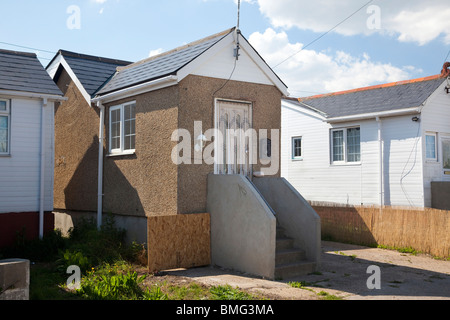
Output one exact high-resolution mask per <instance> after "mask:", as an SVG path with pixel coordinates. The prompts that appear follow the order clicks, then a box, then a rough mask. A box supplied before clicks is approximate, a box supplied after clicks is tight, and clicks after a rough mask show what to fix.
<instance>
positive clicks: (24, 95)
mask: <svg viewBox="0 0 450 320" xmlns="http://www.w3.org/2000/svg"><path fill="white" fill-rule="evenodd" d="M0 95H2V96H6V97H20V98H31V99H42V100H47V101H67V100H68V98H66V97H63V96H58V95H54V94H43V93H33V92H22V91H10V90H0Z"/></svg>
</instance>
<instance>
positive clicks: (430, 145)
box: [426, 136, 436, 159]
mask: <svg viewBox="0 0 450 320" xmlns="http://www.w3.org/2000/svg"><path fill="white" fill-rule="evenodd" d="M426 148H427V159H436V136H426Z"/></svg>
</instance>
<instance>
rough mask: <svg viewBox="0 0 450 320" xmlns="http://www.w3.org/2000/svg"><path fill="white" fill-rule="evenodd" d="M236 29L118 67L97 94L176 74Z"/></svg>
mask: <svg viewBox="0 0 450 320" xmlns="http://www.w3.org/2000/svg"><path fill="white" fill-rule="evenodd" d="M234 30H235V28H232V29H229V30H226V31H224V32H221V33H218V34H215V35H213V36H210V37H207V38H204V39H202V40H199V41H196V42H193V43H191V44H188V45H185V46H182V47H179V48H177V49H174V50H172V51H169V52H166V53H163V54H161V55H158V56H155V57H151V58H148V59H145V60H142V61H139V62H136V63H134V64H132V65H130V66H127V67H124V68H118V71H117V72H116V74H115V75H114V76H113V77H112V79H111V80H110V81H108V83H107V84H106V85H105V86H104V87H103V88H102V89H101V90H99V91H98V92H97V94H98V95H104V94H107V93H110V92H113V91H116V90H120V89H125V88H128V87H131V86H135V85H138V84H142V83H145V82H148V81H152V80H156V79H159V78H163V77H166V76H169V75H175V74H176V73H177V72H178V71H179V70H180V69H181V68H183V67H184V66H186V65H187V64H189V63H190V62H192V61H193V60H194V59H195V58H197V57H198V56H200V55H201V54H202V53H204V52H205V51H207V50H208V49H209V48H211V47H212V46H213V45H214V44H216V43H217V42H219V41H220V40H222V39H223V38H224V37H226V36H227V35H228V34H230V33H231V32H233V31H234Z"/></svg>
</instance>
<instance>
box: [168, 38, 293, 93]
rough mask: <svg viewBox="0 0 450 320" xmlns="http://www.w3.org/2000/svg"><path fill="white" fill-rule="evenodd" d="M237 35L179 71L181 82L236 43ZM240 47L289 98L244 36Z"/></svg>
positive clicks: (221, 41) (285, 89)
mask: <svg viewBox="0 0 450 320" xmlns="http://www.w3.org/2000/svg"><path fill="white" fill-rule="evenodd" d="M235 35H236V33H235V32H231V33H229V34H228V35H227V36H225V37H224V38H223V39H222V40H220V41H219V42H217V43H216V44H214V45H213V46H212V47H211V48H209V49H208V50H207V51H205V52H204V53H203V54H201V55H200V56H199V57H197V58H196V59H194V60H193V61H191V62H190V63H189V64H187V65H186V66H184V67H183V68H182V69H181V70H179V71H178V73H177V75H178V79H179V81H181V80H183V79H184V78H185V77H187V76H188V75H189V74H191V73H193V72H194V70H196V69H198V68H199V67H200V66H201V65H202V64H203V63H205V62H207V61H208V60H209V59H210V58H212V57H214V55H216V54H218V53H219V52H220V51H222V50H223V49H225V48H226V47H227V46H229V45H230V44H232V43H236V38H235ZM239 45H240V48H241V50H244V51H245V52H246V53H247V54H248V56H249V57H250V59H251V60H252V61H253V62H254V63H255V64H256V65H257V66H258V67H259V69H261V71H262V72H263V73H264V74H265V76H266V77H267V78H268V79H269V80H270V81H271V82H272V83H273V84H274V85H275V86H276V87H277V88H278V89H279V90H280V91H281V92H282V93H283V95H285V96H288V95H289V92H288V91H287V88H286V86H285V85H284V84H283V83H282V82H281V81H280V79H278V77H277V76H276V75H275V74H274V72H273V71H272V70H271V69H270V68H269V67H268V66H267V64H266V63H265V62H264V61H263V60H262V59H261V57H260V56H259V55H258V54H257V53H256V52H255V50H254V49H253V48H252V47H251V46H250V44H249V43H248V42H247V41H246V40H245V38H244V37H242V36H240V37H239Z"/></svg>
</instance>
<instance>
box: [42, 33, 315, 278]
mask: <svg viewBox="0 0 450 320" xmlns="http://www.w3.org/2000/svg"><path fill="white" fill-rule="evenodd" d="M60 55H61V56H62V55H64V54H63V53H62V54H61V53H60ZM57 60H58V58H56V59H55V60H54V61H53V62H52V63H51V64H50V65H49V67H48V68H47V69H48V70H58V69H59V68H63V69H64V70H65V71H64V72H63V73H64V74H66V75H67V78H66V80H64V81H62V80H61V79H62V78H61V77H59V78H58V76H57V74H58V72H51V74H52V76H53V78H54V79H55V81H57V82H58V83H59V85H60V87H61V86H63V85H64V86H66V85H67V84H68V88H69V89H68V90H67V91H65V92H66V97H68V99H69V100H68V101H67V102H66V103H65V106H66V108H65V109H66V111H63V110H64V109H63V108H62V107H61V108H59V109H58V110H57V113H56V119H58V118H59V117H61V121H60V123H58V124H57V128H58V129H57V130H61V131H60V132H67V133H66V134H67V135H69V136H67V137H66V138H62V139H61V141H57V144H61V148H66V149H65V150H66V151H65V152H64V154H63V153H61V156H60V158H58V156H59V153H58V151H57V157H56V172H58V170H65V173H64V175H65V177H64V178H63V179H61V183H62V184H61V190H60V191H55V192H59V195H58V198H59V197H60V198H61V199H60V202H58V207H61V208H63V209H64V214H66V215H70V216H76V215H77V214H78V213H80V212H83V211H84V212H86V211H90V212H95V213H96V215H97V221H98V223H99V225H100V224H101V223H102V216H103V214H104V213H111V214H113V215H114V216H115V217H116V222H117V221H119V223H120V225H122V226H124V227H125V228H126V229H127V231H128V236H129V238H130V239H129V240H134V241H137V242H140V243H146V244H148V251H149V269H151V270H152V271H154V270H162V269H165V268H170V267H172V268H173V267H192V266H196V265H205V264H210V263H214V264H217V265H221V266H223V267H230V268H235V269H237V270H241V271H245V272H249V273H252V274H257V275H261V276H264V277H269V278H274V277H276V276H280V275H281V274H287V273H291V274H294V273H295V272H297V273H298V272H311V271H313V270H315V269H316V268H317V267H318V265H319V264H318V260H317V259H318V256H319V255H320V221H319V219H318V216H317V215H316V214H315V212H314V211H313V210H312V208H311V207H310V206H309V205H308V203H306V201H304V199H303V198H302V197H301V196H300V195H299V194H298V192H297V191H296V190H295V189H293V188H292V187H291V186H290V185H289V184H288V183H287V181H285V180H284V179H282V178H281V177H280V156H279V145H280V128H281V98H282V96H284V95H287V87H286V85H285V84H284V83H283V82H282V81H281V80H280V78H279V77H278V76H277V75H276V74H275V73H274V72H273V71H272V70H271V69H270V67H269V66H268V65H267V64H266V62H265V61H264V60H263V59H262V58H261V56H260V55H259V54H258V53H257V52H256V51H255V49H254V48H253V47H252V46H251V45H250V43H249V42H248V41H247V40H246V39H245V37H244V36H243V35H242V34H241V32H240V30H237V29H236V28H232V29H229V30H225V31H223V32H220V33H218V34H214V35H212V36H209V37H206V38H204V39H201V40H198V41H195V42H192V43H189V44H187V45H184V46H181V47H179V48H176V49H174V50H171V51H168V52H165V53H162V54H160V55H157V56H153V57H150V58H148V59H145V60H142V61H139V62H136V63H132V64H127V65H125V64H124V65H122V66H118V67H117V69H116V70H115V71H114V73H113V74H111V75H110V78H109V79H107V80H106V81H105V82H104V83H98V87H97V89H96V90H95V91H96V92H95V93H94V94H93V95H91V96H90V102H89V101H88V99H86V98H85V97H84V96H85V95H83V94H80V93H82V92H83V91H82V90H81V89H80V88H81V87H86V84H83V83H82V81H81V79H78V80H80V81H79V82H80V83H81V85H82V86H81V87H80V86H77V81H76V78H75V76H77V77H78V75H77V72H76V71H75V70H74V72H73V74H71V73H70V72H68V66H67V65H66V66H65V65H64V64H62V63H58V62H56V61H57ZM103 62H105V61H103ZM63 73H61V74H63ZM58 79H59V80H58ZM86 91H87V90H86ZM68 94H70V96H68ZM86 102H89V103H86ZM81 104H84V107H83V108H80V107H79V106H81ZM61 106H63V105H61ZM58 113H61V114H60V115H58ZM79 118H81V119H79ZM83 122H84V124H83ZM95 122H96V124H94V123H95ZM59 126H61V127H59ZM59 128H60V129H59ZM69 132H70V133H69ZM249 132H250V133H249ZM60 137H62V136H60ZM253 138H254V139H253ZM57 140H58V135H57ZM99 141H100V143H98V142H99ZM68 144H79V145H80V148H78V147H76V148H75V149H74V150H76V152H71V150H69V149H70V148H69V147H70V146H68ZM81 146H82V147H81ZM277 148H278V149H277ZM95 149H97V158H96V159H97V160H96V159H94V150H95ZM70 158H72V159H75V160H74V161H72V160H71V162H72V163H74V165H71V166H70V168H69V166H68V165H67V164H68V163H69V162H68V161H69V159H70ZM94 163H95V164H96V166H97V170H94V167H93V164H94ZM94 172H96V175H93V173H94ZM81 177H82V178H81ZM81 188H85V191H83V192H78V191H77V192H72V189H73V190H80V189H81ZM55 189H56V188H55ZM63 190H64V191H63ZM280 193H281V194H284V196H281V198H280V197H277V196H276V195H279V194H280ZM94 198H97V201H96V207H95V209H93V207H94V202H95V201H94ZM55 199H57V197H56V193H55ZM280 200H281V201H280ZM58 201H59V200H58ZM277 226H278V227H284V229H283V231H278V230H277ZM303 228H306V229H308V230H311V232H309V233H308V234H307V235H306V232H301V230H302V229H303ZM277 237H278V238H280V239H281V240H287V242H282V241H281V240H280V241H281V242H282V243H283V244H284V246H283V247H281V244H280V245H278V244H279V243H280V241H279V239H278V240H277ZM294 246H295V248H297V250H294V248H293V247H294ZM299 247H301V250H302V251H299V250H300V249H298V248H299ZM298 260H302V261H301V263H300V262H298ZM303 260H308V261H306V262H305V261H303Z"/></svg>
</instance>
